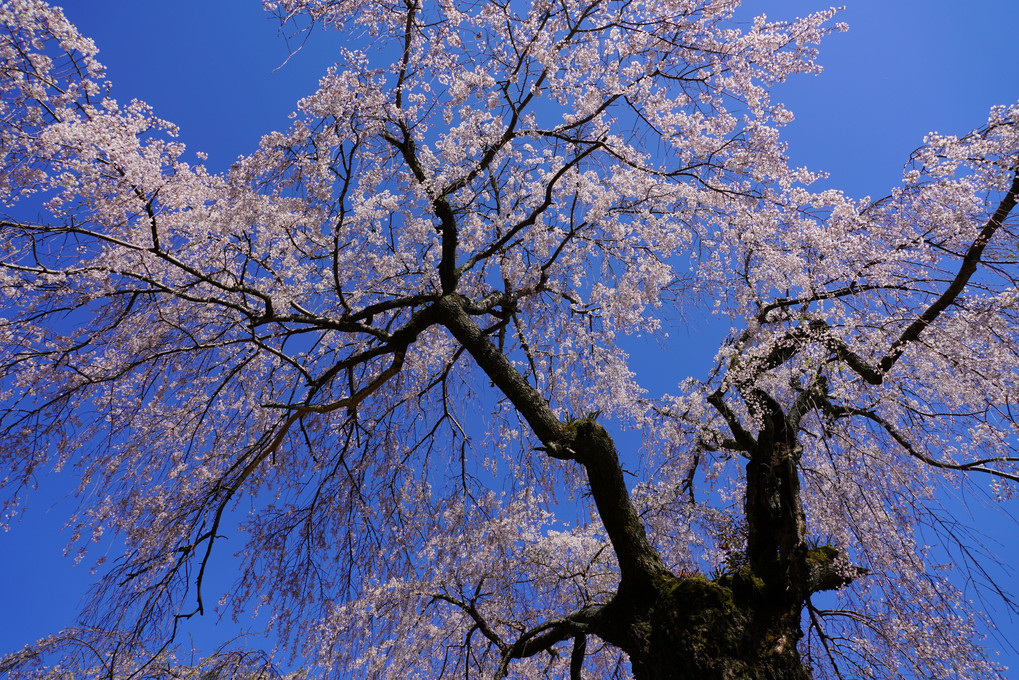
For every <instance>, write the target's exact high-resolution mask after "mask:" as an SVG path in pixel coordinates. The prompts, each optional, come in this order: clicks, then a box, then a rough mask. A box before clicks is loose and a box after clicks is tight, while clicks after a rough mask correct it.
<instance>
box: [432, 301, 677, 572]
mask: <svg viewBox="0 0 1019 680" xmlns="http://www.w3.org/2000/svg"><path fill="white" fill-rule="evenodd" d="M464 304H465V302H464V300H463V299H462V297H460V296H451V295H448V296H444V297H443V298H442V299H441V300H439V302H438V303H437V304H436V309H437V312H438V315H439V322H440V323H441V324H442V325H444V326H445V327H446V328H447V329H449V331H450V333H452V334H453V336H454V337H455V338H456V339H457V340H458V341H459V342H460V343H461V344H462V345H463V346H464V348H465V349H466V350H467V351H468V352H469V353H470V355H471V356H472V357H473V358H474V360H475V361H476V362H477V364H478V366H480V367H481V369H482V370H483V371H484V372H485V373H486V374H487V375H488V377H489V378H491V380H492V382H493V383H495V385H496V387H498V388H499V389H500V390H501V391H502V393H503V394H504V395H505V396H506V398H507V399H509V400H510V402H511V403H512V404H513V406H515V407H516V409H517V411H519V412H520V414H521V415H522V416H523V417H524V419H525V420H526V421H527V423H528V425H530V427H531V429H532V431H533V432H534V434H535V435H536V436H537V437H538V439H539V440H540V441H541V443H542V444H544V450H545V451H546V453H547V454H548V455H550V456H552V457H554V458H559V459H562V460H574V461H577V462H578V463H581V464H582V465H584V467H585V469H586V471H587V476H588V481H589V483H590V486H591V495H592V496H593V497H594V501H595V505H596V506H597V508H598V514H599V516H600V517H601V520H602V523H603V524H604V525H605V530H606V532H607V533H608V535H609V540H610V541H611V542H612V547H613V549H614V550H615V553H616V558H617V559H618V561H619V569H620V574H621V577H622V580H623V583H624V584H626V583H631V584H632V585H633V586H635V587H638V588H639V587H643V586H646V585H648V584H649V583H650V580H651V579H652V578H653V577H654V576H656V575H658V574H660V573H662V572H664V571H666V569H665V564H664V563H663V562H662V558H661V556H660V555H659V554H658V552H657V551H656V550H655V549H654V547H653V546H652V545H651V543H650V541H648V538H647V532H646V531H645V529H644V525H643V524H642V523H641V521H640V517H639V515H638V514H637V511H636V509H635V508H634V507H633V504H632V503H631V501H630V494H629V491H627V489H626V483H625V480H624V479H623V470H622V468H621V467H620V465H619V455H618V454H617V452H616V447H615V445H614V444H613V442H612V438H611V437H610V436H609V434H608V433H607V432H606V431H605V428H603V427H601V426H600V425H598V424H597V423H595V422H594V420H593V419H590V418H583V419H580V420H578V421H574V422H572V423H570V424H569V425H564V424H563V423H562V422H560V421H559V419H558V418H557V417H556V415H555V414H554V413H553V412H552V409H551V407H549V405H548V402H547V401H546V400H545V398H544V397H543V396H541V394H540V393H539V392H538V391H537V390H536V389H534V388H533V387H531V385H530V384H529V383H528V382H527V381H526V380H525V379H524V377H523V376H522V375H521V374H520V372H519V371H517V370H516V368H514V367H513V365H512V364H511V363H510V361H509V359H508V358H507V357H506V355H505V354H503V353H502V351H500V350H499V348H498V347H496V346H495V344H494V343H493V342H492V341H491V340H489V339H488V337H487V336H486V335H485V334H484V331H482V329H481V328H480V327H479V326H478V325H477V324H476V323H475V322H474V320H473V319H472V318H471V317H470V316H469V315H468V314H467V313H466V312H465V311H464V308H463V307H464Z"/></svg>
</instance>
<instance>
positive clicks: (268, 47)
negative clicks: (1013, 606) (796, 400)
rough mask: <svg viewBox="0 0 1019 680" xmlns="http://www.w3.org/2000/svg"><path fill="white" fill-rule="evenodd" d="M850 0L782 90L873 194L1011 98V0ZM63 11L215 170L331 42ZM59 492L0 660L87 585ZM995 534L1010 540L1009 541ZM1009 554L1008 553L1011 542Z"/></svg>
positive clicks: (210, 11)
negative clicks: (842, 28)
mask: <svg viewBox="0 0 1019 680" xmlns="http://www.w3.org/2000/svg"><path fill="white" fill-rule="evenodd" d="M844 1H845V2H846V4H847V7H846V9H845V11H844V12H843V14H842V17H841V18H842V20H844V21H847V22H849V24H850V31H849V33H846V34H835V35H833V36H831V37H830V39H829V40H828V41H827V43H826V44H825V45H824V46H823V47H822V52H821V58H820V60H821V63H822V64H824V66H825V73H824V74H823V75H821V76H820V77H816V78H808V77H804V78H798V79H796V80H795V81H793V82H790V83H788V84H786V85H783V86H781V87H780V88H779V89H778V90H777V92H776V95H775V96H776V98H778V99H779V100H783V101H785V102H786V103H787V105H788V107H789V108H790V109H791V110H792V111H793V112H794V113H795V114H796V118H797V120H796V121H795V122H794V123H793V124H792V125H791V126H790V127H789V128H788V129H787V139H788V141H789V144H790V155H791V156H792V159H793V161H794V163H795V164H798V165H807V166H809V167H811V168H812V169H824V170H827V171H828V172H829V173H830V174H831V180H830V183H831V185H832V186H835V187H839V188H842V189H844V190H845V191H847V192H848V193H850V194H853V195H856V196H863V195H871V196H874V197H877V196H882V195H884V194H886V193H887V192H888V191H889V190H890V189H891V188H892V187H893V186H894V185H895V183H896V182H897V180H898V178H899V176H900V175H901V169H902V166H903V164H904V162H905V161H906V159H907V158H908V155H909V152H910V151H912V150H913V149H914V148H916V147H917V146H919V145H920V143H921V142H922V139H923V136H924V134H926V133H927V132H929V131H931V130H938V131H941V132H952V133H963V132H966V131H968V130H970V129H973V128H975V127H978V126H980V125H981V124H982V123H983V122H984V121H985V120H986V113H987V110H988V109H989V107H990V106H991V105H993V104H1009V103H1014V102H1015V101H1016V100H1017V99H1019V77H1017V75H1019V71H1017V59H1016V53H1015V45H1016V38H1015V19H1016V17H1017V13H1016V10H1017V9H1019V4H1017V0H968V2H966V3H965V5H963V4H962V3H959V2H957V1H954V0H844ZM824 7H825V5H824V4H823V3H814V2H808V1H807V0H747V2H746V3H745V6H744V8H743V9H742V10H741V13H742V15H743V16H747V17H749V16H751V15H752V14H758V13H762V12H763V13H767V14H768V15H769V16H770V17H773V18H785V17H791V16H794V15H798V14H803V13H806V12H809V11H811V10H816V9H823V8H824ZM65 9H66V12H67V14H68V15H69V16H70V17H71V19H72V20H73V21H74V22H75V23H77V24H78V25H79V27H81V29H82V30H83V32H84V33H85V34H86V35H89V36H91V37H92V38H94V39H95V40H96V43H97V44H98V45H99V48H100V50H101V51H100V59H101V60H102V61H103V62H104V63H105V64H106V65H107V67H108V69H109V77H110V79H111V80H112V81H113V83H114V96H115V97H116V98H118V99H120V100H124V101H126V100H129V99H132V98H138V99H142V100H144V101H147V102H148V103H150V104H151V105H153V107H154V108H155V111H156V113H157V115H159V116H161V117H163V118H166V119H168V120H170V121H172V122H174V123H176V124H178V125H179V126H180V128H181V139H182V140H183V141H184V142H185V143H186V144H187V145H188V146H189V148H190V149H192V150H193V151H198V150H201V151H206V152H207V153H208V154H209V160H208V165H209V167H210V168H211V169H212V170H214V171H218V170H222V169H225V168H226V167H228V166H229V165H230V164H231V163H232V162H233V161H234V160H235V159H236V157H237V156H238V155H240V154H243V153H246V152H248V151H251V150H252V149H254V148H255V146H256V145H257V143H258V139H259V137H260V136H261V135H262V134H264V133H266V132H268V131H270V130H272V129H280V128H284V127H285V126H286V125H287V115H288V114H289V112H290V111H291V110H293V108H294V104H295V102H296V101H297V99H298V98H300V97H301V96H303V95H306V94H309V93H310V92H311V91H312V90H313V89H314V87H315V84H316V82H317V80H318V77H319V76H320V75H321V74H322V73H323V72H324V69H325V66H326V65H328V64H329V63H330V61H331V60H330V56H329V54H330V47H331V46H332V45H334V44H335V40H337V38H338V36H336V35H319V36H317V37H316V38H315V39H313V40H312V41H311V42H310V43H309V44H308V45H307V46H306V47H305V49H304V50H303V51H301V52H300V53H298V54H297V55H296V56H294V57H293V58H292V59H291V60H290V61H289V63H287V64H286V65H283V63H284V61H285V60H286V57H287V55H288V49H287V46H286V44H285V42H284V41H283V40H282V39H281V38H280V37H279V36H278V35H277V26H276V24H275V23H274V21H273V20H272V19H271V18H269V17H268V15H266V14H265V13H264V12H263V11H262V10H261V3H260V2H259V1H258V0H173V1H172V2H167V1H162V0H160V1H157V0H144V1H143V2H139V1H138V0H68V2H67V3H66V6H65ZM277 67H279V68H277ZM690 342H693V343H696V342H697V338H696V337H691V338H690ZM712 351H713V348H712ZM687 371H688V372H691V373H694V374H699V373H702V372H703V369H700V370H698V368H697V367H695V366H691V367H689V368H688V369H687ZM685 374H686V372H683V374H682V375H680V374H679V372H677V375H676V381H678V380H679V379H681V378H682V377H684V375H685ZM66 486H67V484H66V483H65V482H62V481H61V480H56V481H47V480H45V479H44V480H43V481H42V484H41V488H40V492H39V493H38V494H37V495H36V496H35V497H34V498H33V499H32V500H31V502H30V503H29V506H28V510H27V513H26V515H25V520H24V521H23V522H22V523H21V524H20V525H18V526H16V527H14V529H13V530H12V531H10V532H9V533H7V534H0V555H2V556H3V559H0V612H3V616H0V654H3V653H6V652H10V651H13V650H14V649H17V648H19V647H20V646H21V645H23V644H25V643H28V642H30V641H32V640H34V639H36V638H38V637H40V636H42V635H45V634H47V633H48V632H53V631H55V630H57V629H59V628H61V627H62V626H64V625H67V624H70V623H71V622H72V621H73V616H74V612H75V610H76V608H77V606H78V604H79V603H80V599H81V597H82V596H83V594H84V593H85V591H86V588H87V585H88V583H89V581H90V579H89V574H88V569H87V566H85V565H82V566H79V567H76V568H73V567H72V566H71V560H70V559H65V558H63V557H62V549H63V546H64V543H65V540H66V535H63V534H59V533H58V530H59V528H60V527H61V525H62V523H63V519H62V517H63V516H64V515H65V514H66V513H67V511H68V510H69V509H71V508H73V505H70V504H69V503H68V502H66V501H65V502H62V503H61V502H59V499H60V497H61V494H62V493H63V492H65V491H66ZM1015 529H1016V527H1015V526H1014V525H1013V526H1011V527H1008V529H1007V530H1008V531H1010V532H1011V533H1012V535H1014V533H1015ZM1001 538H1002V539H1003V540H1004V542H1005V543H1006V544H1007V543H1009V541H1010V539H1011V536H1003V537H1001ZM1004 556H1005V558H1006V559H1008V560H1009V561H1010V562H1012V563H1017V562H1019V549H1016V548H1010V549H1009V550H1008V551H1006V554H1005V555H1004ZM1013 590H1019V588H1013ZM1003 623H1004V624H1005V625H1004V634H1005V636H1006V637H1011V638H1012V639H1017V640H1019V622H1016V621H1011V622H1009V621H1007V620H1005V621H1003ZM195 634H196V636H198V637H200V638H201V639H202V643H203V646H205V645H206V644H208V643H209V642H210V640H208V639H207V638H206V636H207V635H208V636H213V635H216V634H215V633H210V632H209V631H208V628H207V624H206V625H205V626H203V627H200V628H197V629H195ZM217 637H218V636H217ZM216 641H218V640H216ZM213 644H214V642H213ZM1002 661H1004V662H1006V663H1008V664H1009V665H1011V666H1013V667H1014V668H1019V653H1016V652H1015V651H1014V650H1011V651H1006V653H1005V654H1004V655H1003V656H1002ZM1015 677H1019V675H1016V676H1015Z"/></svg>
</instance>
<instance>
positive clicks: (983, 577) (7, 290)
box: [0, 0, 1019, 680]
mask: <svg viewBox="0 0 1019 680" xmlns="http://www.w3.org/2000/svg"><path fill="white" fill-rule="evenodd" d="M264 4H265V7H266V9H267V10H269V11H270V12H273V13H275V14H276V15H277V16H278V17H279V18H280V19H281V21H283V22H284V24H285V25H287V26H289V27H291V28H297V29H301V30H314V28H315V27H316V26H319V25H322V26H325V27H327V28H329V29H331V30H335V31H336V32H337V33H336V34H335V35H336V44H337V47H336V58H337V61H336V65H335V66H334V67H333V68H331V69H330V70H329V72H328V73H327V74H325V75H324V76H323V77H322V79H321V81H320V87H319V89H318V91H317V92H315V93H314V94H312V95H311V96H309V97H307V98H306V99H304V100H302V101H300V102H299V103H298V104H297V110H296V113H295V116H294V119H293V124H292V126H291V127H290V128H289V129H287V130H282V131H277V132H271V133H269V134H267V135H266V136H265V137H263V138H262V141H261V145H260V147H259V149H258V151H256V152H255V153H253V154H251V155H250V156H248V157H246V158H243V159H241V160H240V161H239V162H238V163H236V164H235V165H234V166H233V167H232V169H231V170H230V171H228V172H226V173H223V174H214V173H210V172H209V171H207V170H206V169H205V168H204V167H202V166H201V165H200V164H195V163H192V162H190V161H189V162H185V159H186V158H191V156H189V155H188V154H187V153H186V151H185V147H184V145H183V144H182V143H181V142H180V141H178V140H177V138H176V130H175V128H174V127H173V125H172V124H171V123H169V122H166V121H163V120H161V119H160V118H158V115H157V113H158V112H154V111H152V110H151V109H150V108H149V107H148V106H147V105H145V104H144V103H141V102H137V101H131V102H129V103H126V104H125V103H123V102H117V101H115V100H114V99H112V98H111V96H110V87H109V85H108V83H106V82H105V80H104V77H105V76H104V71H103V68H102V66H101V64H99V63H98V62H97V61H96V49H95V46H94V45H93V44H92V43H91V42H90V41H88V40H86V39H84V38H83V37H81V36H80V35H78V33H77V32H76V30H75V29H74V28H73V27H72V26H71V25H70V24H69V23H68V22H67V21H66V19H65V18H64V17H63V15H62V13H61V12H60V10H58V9H56V8H53V7H50V6H48V5H46V4H44V3H43V2H39V1H34V0H20V1H18V0H10V1H7V2H4V3H3V4H2V5H0V19H2V21H0V25H2V27H3V28H2V31H0V88H2V89H0V92H2V94H0V152H2V154H3V173H2V174H0V201H2V202H3V205H4V208H3V211H4V216H3V217H2V218H0V291H2V294H3V299H4V300H5V303H4V307H3V310H2V312H0V317H2V318H0V348H2V349H0V400H2V404H0V465H2V475H0V479H2V481H3V489H4V495H3V501H4V509H3V521H10V519H11V518H12V517H15V516H16V513H17V511H18V508H19V507H21V505H22V504H23V503H26V502H28V503H31V494H30V493H29V489H30V488H31V487H32V485H33V481H34V480H35V479H36V478H37V477H38V476H39V475H41V474H45V473H46V472H49V471H51V470H53V469H55V468H61V469H73V470H74V471H75V474H76V475H77V478H78V479H79V480H80V486H79V493H80V494H81V496H82V498H83V499H85V502H84V503H83V504H82V507H81V511H80V513H79V514H78V515H76V516H75V517H72V518H70V525H71V526H72V528H73V530H74V532H75V536H76V539H77V542H76V547H79V548H82V549H87V547H88V544H89V542H90V540H100V539H101V538H102V537H103V536H105V535H109V533H114V534H116V535H117V536H118V538H119V540H120V541H122V543H118V546H121V545H122V547H123V554H122V555H119V556H117V558H116V559H115V560H111V562H110V564H109V565H104V567H103V569H104V570H105V571H103V572H102V573H103V574H104V575H103V576H102V580H101V581H100V582H99V583H98V586H97V589H96V599H95V602H94V603H93V604H92V605H91V606H90V607H89V613H88V615H87V616H85V617H83V620H82V625H81V627H80V628H76V629H74V630H70V631H64V632H62V633H60V634H59V635H56V636H54V637H53V638H49V639H47V640H44V641H41V642H40V643H39V644H38V645H37V646H35V647H31V648H28V649H26V650H24V651H22V652H20V653H18V654H14V655H11V656H9V657H6V658H5V659H3V660H0V673H7V674H9V675H10V677H12V678H21V677H25V678H27V677H33V678H34V677H47V678H60V677H111V678H112V677H118V678H119V677H138V676H140V677H195V678H209V677H219V676H220V675H223V676H224V677H226V674H232V675H231V677H252V678H254V677H269V676H275V675H283V676H284V677H292V678H298V677H342V678H348V677H349V678H353V677H365V678H388V677H392V678H407V677H427V678H446V677H475V676H476V677H491V678H511V677H512V678H571V680H573V679H575V678H580V677H592V678H593V677H598V678H600V677H619V678H627V677H634V678H637V679H638V680H645V679H655V678H706V679H709V680H710V679H714V678H717V679H719V680H721V679H722V678H761V679H762V680H763V679H764V678H778V677H783V678H792V679H798V680H805V679H806V678H811V677H813V678H840V677H841V678H847V677H859V678H900V677H901V678H940V677H944V678H949V677H951V678H1000V677H1003V675H1002V672H1003V671H1002V669H1000V668H998V667H997V666H995V665H994V664H993V663H992V662H990V661H989V660H988V657H987V655H986V653H985V651H984V650H983V648H982V647H981V642H982V641H981V640H980V638H979V633H978V631H979V630H981V629H982V626H983V625H984V624H985V623H986V622H984V621H983V618H982V615H981V614H980V612H979V610H978V609H976V608H974V607H973V606H972V604H971V603H970V602H968V597H969V596H968V595H967V593H965V592H963V591H960V590H959V587H958V584H959V583H960V578H959V576H960V574H961V578H962V579H973V580H974V582H977V583H979V584H980V585H979V586H978V587H979V588H988V589H994V588H995V587H996V585H995V584H994V583H993V582H992V580H991V579H990V577H989V575H988V573H987V572H986V571H984V569H983V565H982V563H981V561H980V560H982V559H985V558H984V557H983V556H982V554H981V553H979V551H978V550H972V548H973V546H974V545H975V544H976V541H977V539H976V538H974V536H973V535H971V534H970V533H969V531H968V529H967V527H966V526H964V524H960V522H959V520H957V519H956V518H954V517H953V516H952V514H951V512H950V511H949V510H948V509H946V507H945V504H946V499H947V498H949V494H950V493H951V492H952V490H955V489H959V488H965V489H966V490H967V492H979V493H985V494H987V496H988V498H991V499H995V498H1003V497H1008V496H1009V495H1010V494H1012V493H1013V492H1014V490H1015V487H1016V484H1017V483H1019V466H1017V464H1016V463H1017V462H1019V453H1017V452H1016V446H1017V440H1016V435H1017V432H1016V427H1017V426H1016V423H1015V418H1014V416H1013V412H1012V410H1011V402H1012V399H1013V395H1015V394H1016V391H1017V388H1019V384H1017V383H1019V338H1017V337H1016V328H1017V327H1019V318H1017V299H1019V293H1017V292H1016V290H1017V288H1016V285H1017V280H1019V279H1017V273H1019V271H1017V269H1016V267H1017V263H1019V261H1017V259H1016V253H1017V252H1019V242H1017V235H1016V233H1015V226H1016V224H1015V217H1014V216H1013V208H1014V206H1015V202H1016V194H1017V190H1019V175H1017V172H1019V106H1012V107H999V108H996V109H994V110H992V111H991V114H990V117H989V119H988V121H987V122H986V124H984V125H983V126H982V127H980V128H978V129H976V130H974V131H973V132H971V133H969V134H966V135H962V136H950V135H944V134H931V135H930V136H929V137H928V138H927V139H926V140H925V143H924V146H923V147H921V148H920V149H919V150H917V152H916V153H915V154H914V156H913V158H912V159H911V161H912V162H911V164H910V166H909V168H908V170H907V172H906V174H905V176H904V178H903V182H902V184H901V185H900V186H899V187H897V188H895V189H893V190H892V193H891V194H890V195H889V196H888V197H886V198H883V199H881V200H877V201H871V200H866V201H859V200H854V199H851V198H849V197H847V196H845V195H843V194H841V193H839V192H837V191H831V190H827V191H816V190H814V189H813V188H812V187H811V184H812V183H813V181H814V179H816V177H815V175H813V174H812V173H811V172H809V171H807V170H803V169H792V168H790V167H788V164H787V162H786V158H785V147H784V145H783V143H782V141H781V128H782V126H783V125H784V124H786V123H788V122H789V121H790V120H791V119H792V114H791V113H790V112H789V111H788V110H787V109H786V108H785V107H784V106H783V105H782V104H781V103H779V102H776V101H774V100H773V99H772V97H771V94H770V88H771V86H772V85H774V84H776V83H779V82H781V81H783V80H784V79H786V78H787V77H790V76H794V75H797V74H809V73H814V72H817V71H818V70H819V67H818V66H817V65H816V64H815V62H814V59H815V56H816V54H815V48H816V45H817V44H818V42H819V41H820V40H821V39H822V38H823V37H824V35H825V34H826V33H828V32H830V31H832V30H840V29H842V28H843V27H842V26H841V25H840V24H838V23H835V14H836V12H835V11H834V10H827V11H823V12H819V13H816V14H813V15H811V16H809V17H806V18H804V19H800V20H797V21H794V22H779V23H770V22H768V21H767V20H765V19H763V18H760V19H757V20H755V21H753V22H751V23H747V24H737V23H736V22H735V21H733V12H734V11H735V9H736V7H735V6H736V5H737V4H738V3H735V2H733V1H732V0H648V1H646V2H618V1H615V0H587V1H583V2H581V1H574V0H555V1H550V0H534V1H533V2H505V3H501V2H495V1H484V0H475V1H472V2H457V1H456V0H440V1H438V2H431V1H429V0H402V1H399V2H397V1H395V0H392V1H389V0H351V1H349V2H348V1H346V0H343V1H339V0H282V1H279V2H265V3H264ZM975 122H976V121H975ZM199 158H201V157H199ZM678 311H682V313H683V314H687V315H689V314H691V313H699V312H703V314H704V315H710V314H715V315H717V316H718V317H719V318H721V319H723V320H724V321H725V322H726V323H727V324H729V327H730V332H729V333H728V335H727V336H726V337H725V339H724V341H723V342H722V344H721V346H720V348H719V349H718V352H717V354H716V355H715V359H714V364H713V366H710V367H708V366H705V367H704V370H703V371H701V372H699V373H698V374H697V376H696V377H695V378H688V377H687V376H684V375H678V374H677V375H675V376H674V379H673V380H672V381H671V382H672V384H673V385H675V387H674V389H673V390H672V391H671V393H668V394H658V393H655V392H653V391H652V390H651V389H650V388H649V387H648V386H646V385H642V384H640V382H639V381H638V380H637V377H636V374H635V373H634V371H633V366H632V364H631V361H630V357H629V355H628V347H632V344H630V342H629V340H630V338H632V337H634V336H638V335H645V334H649V333H656V332H664V333H668V332H670V331H673V330H676V329H674V326H675V324H676V321H675V320H676V319H677V318H680V314H679V313H677V312H678ZM675 370H676V369H675V368H674V367H670V366H668V365H663V366H661V373H665V374H671V373H672V372H673V371H675ZM705 376H707V377H706V378H705ZM623 431H629V432H631V434H629V435H626V436H625V438H621V437H620V434H621V433H622V432H623ZM610 433H612V434H611V435H610ZM632 433H636V435H639V437H640V444H639V445H636V446H635V448H634V450H624V451H617V445H616V444H615V443H614V442H613V437H614V436H615V437H616V438H617V439H618V441H620V442H622V441H627V442H631V441H634V440H636V438H637V437H636V436H635V435H634V434H632ZM619 448H622V446H621V445H620V446H619ZM620 456H621V457H622V461H623V462H622V463H621V462H620ZM226 536H230V537H231V541H230V547H229V548H228V547H227V546H226V545H224V537H226ZM238 545H240V546H241V547H240V548H238ZM235 552H236V553H237V555H236V557H235V558H232V555H233V553H235ZM946 555H947V557H946ZM952 558H959V559H958V560H957V563H956V565H955V567H954V569H953V567H952V566H951V565H949V564H947V562H950V561H951V559H952ZM231 559H236V560H237V563H238V569H239V577H238V580H237V582H236V584H235V587H234V588H233V589H232V590H230V591H229V592H225V593H224V592H217V591H215V589H213V588H211V587H210V586H209V584H208V582H207V578H206V573H207V568H208V565H210V564H212V563H214V562H219V561H222V560H227V561H229V560H231ZM988 592H989V591H988ZM217 606H218V607H219V608H220V611H224V612H227V613H234V614H237V615H238V616H239V617H241V618H242V619H243V618H244V617H245V616H246V614H247V613H249V612H250V611H252V610H254V609H256V608H258V609H261V610H262V611H263V612H268V616H267V618H268V621H269V624H268V625H269V630H268V632H267V633H266V636H267V639H271V640H274V641H278V645H277V647H276V649H275V650H273V654H272V655H271V658H270V655H268V653H261V652H253V651H251V650H245V649H243V644H241V645H239V647H238V648H237V649H223V650H218V651H215V650H201V652H202V653H201V654H200V655H195V656H188V655H186V654H185V653H184V652H186V651H189V650H184V649H183V648H182V647H181V646H180V642H181V640H180V638H179V636H178V637H175V633H176V632H177V630H178V627H179V626H180V625H181V622H182V620H183V619H186V618H188V617H190V616H192V615H198V614H207V613H210V612H211V611H212V610H213V609H215V608H216V607H217ZM195 659H198V660H197V661H195ZM285 668H294V669H300V670H297V671H294V672H293V673H292V674H291V675H289V676H287V675H286V674H285V673H284V671H281V670H280V669H285Z"/></svg>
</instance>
